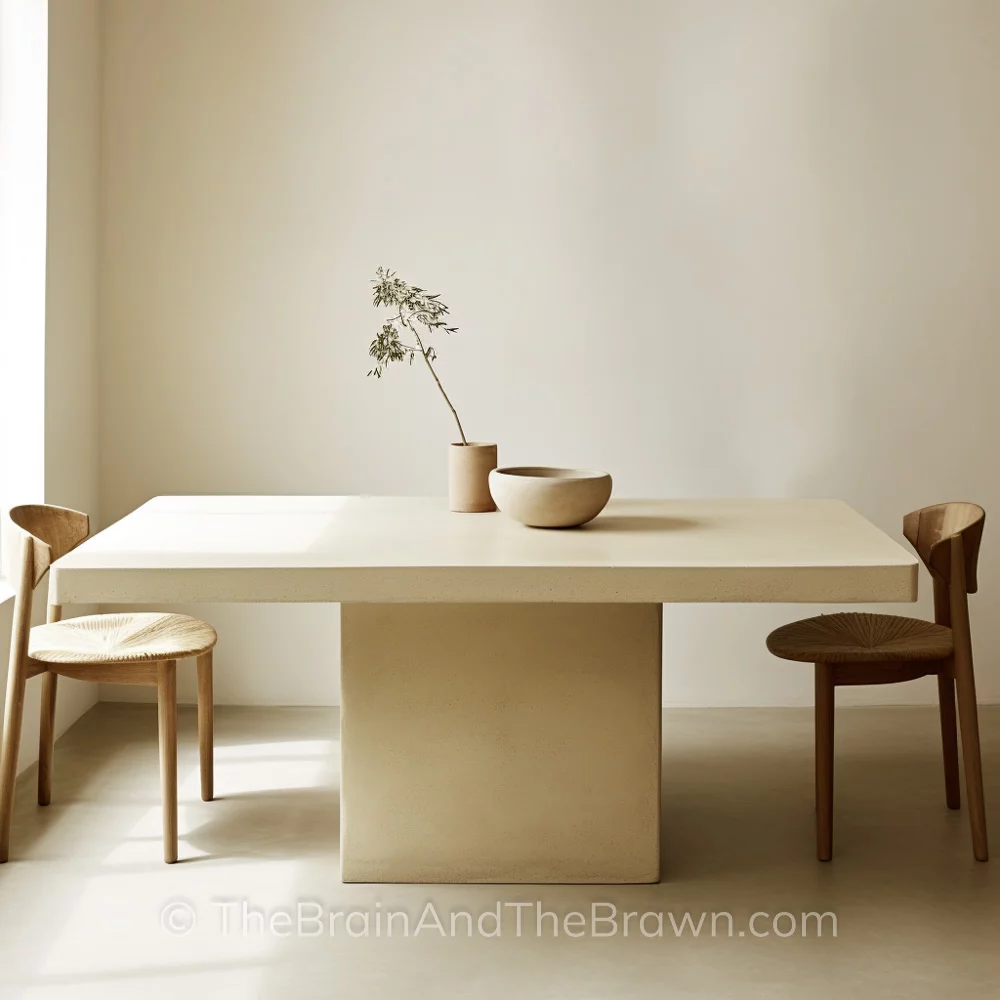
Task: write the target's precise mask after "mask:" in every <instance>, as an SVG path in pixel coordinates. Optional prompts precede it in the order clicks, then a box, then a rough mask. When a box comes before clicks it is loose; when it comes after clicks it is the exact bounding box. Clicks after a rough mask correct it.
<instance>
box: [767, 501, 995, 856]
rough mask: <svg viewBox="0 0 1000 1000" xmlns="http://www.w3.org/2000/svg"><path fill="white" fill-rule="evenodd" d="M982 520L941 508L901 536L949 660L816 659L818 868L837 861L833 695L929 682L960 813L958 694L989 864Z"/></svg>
mask: <svg viewBox="0 0 1000 1000" xmlns="http://www.w3.org/2000/svg"><path fill="white" fill-rule="evenodd" d="M985 520H986V513H985V511H984V510H983V509H982V507H979V506H978V505H976V504H970V503H944V504H936V505H934V506H932V507H924V508H922V509H920V510H916V511H913V512H911V513H909V514H907V515H906V516H905V517H904V518H903V535H904V536H905V538H906V540H907V541H908V542H909V543H910V544H911V545H912V546H913V548H914V549H915V550H916V552H917V555H918V556H920V559H921V561H922V562H923V564H924V565H925V566H926V567H927V570H928V572H929V573H930V575H931V579H932V581H933V584H934V621H935V624H937V625H941V626H944V627H945V628H947V629H950V631H951V637H952V652H951V655H950V656H948V657H946V658H944V659H921V658H919V656H918V655H916V654H915V655H914V656H913V657H912V658H907V657H906V656H905V655H903V656H899V657H892V656H889V655H887V656H885V657H884V659H880V660H878V661H875V662H873V661H871V660H866V661H864V662H839V661H838V662H832V661H833V657H832V656H831V659H830V660H828V661H823V660H822V659H821V658H820V657H818V656H817V657H816V659H815V675H816V681H815V682H816V705H815V709H816V854H817V857H818V858H819V860H820V861H829V860H830V859H831V857H832V854H833V757H834V700H835V698H834V692H835V689H836V688H838V687H846V686H851V685H859V684H895V683H899V682H902V681H909V680H913V679H915V678H917V677H925V676H929V675H935V676H936V677H937V686H938V705H939V714H940V722H941V743H942V750H943V755H944V783H945V800H946V802H947V805H948V808H949V809H959V808H961V791H960V781H959V764H958V740H959V727H958V725H957V724H956V716H955V700H956V694H957V698H958V720H959V721H960V723H961V745H962V758H963V763H964V766H965V787H966V794H967V796H968V799H969V822H970V826H971V830H972V849H973V854H974V855H975V857H976V860H977V861H987V860H988V859H989V846H988V842H987V833H986V810H985V803H984V796H983V765H982V755H981V752H980V745H979V712H978V708H977V703H976V679H975V673H974V670H973V660H972V632H971V627H970V622H969V598H968V595H969V594H974V593H975V592H976V591H977V590H978V578H977V565H978V560H979V546H980V543H981V541H982V536H983V526H984V523H985ZM778 631H781V630H780V629H779V630H778ZM779 655H782V654H779ZM789 658H793V659H806V658H807V657H805V656H804V655H799V656H790V657H789Z"/></svg>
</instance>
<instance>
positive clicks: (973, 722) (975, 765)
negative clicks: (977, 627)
mask: <svg viewBox="0 0 1000 1000" xmlns="http://www.w3.org/2000/svg"><path fill="white" fill-rule="evenodd" d="M953 664H954V674H955V688H956V690H957V693H958V717H959V721H960V722H961V731H962V762H963V763H964V764H965V796H966V798H967V799H968V802H969V822H970V824H971V826H972V853H973V854H974V855H975V858H976V860H977V861H988V860H989V857H990V852H989V846H988V843H987V837H986V804H985V798H984V795H983V760H982V756H981V754H980V750H979V710H978V708H977V707H976V681H975V677H974V675H973V671H972V657H971V655H969V654H968V653H967V652H965V651H964V650H963V649H962V648H961V647H960V646H956V649H955V657H954V660H953Z"/></svg>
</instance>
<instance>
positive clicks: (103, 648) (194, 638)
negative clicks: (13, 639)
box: [28, 612, 218, 664]
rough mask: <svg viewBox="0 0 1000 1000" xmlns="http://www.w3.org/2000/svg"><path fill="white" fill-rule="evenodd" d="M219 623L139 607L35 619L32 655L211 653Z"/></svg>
mask: <svg viewBox="0 0 1000 1000" xmlns="http://www.w3.org/2000/svg"><path fill="white" fill-rule="evenodd" d="M217 639H218V636H217V635H216V633H215V629H214V628H212V626H211V625H209V624H208V623H206V622H202V621H198V619H197V618H189V617H188V616H187V615H171V614H160V613H157V612H136V613H132V614H112V615H84V616H83V617H81V618H67V619H66V620H65V621H61V622H52V623H50V624H48V625H36V626H35V627H34V628H33V629H32V630H31V635H30V638H29V641H28V656H29V657H30V658H31V659H32V660H37V661H39V662H41V663H73V664H98V663H147V662H150V661H152V660H181V659H185V658H186V657H189V656H200V655H201V654H202V653H207V652H208V651H209V650H210V649H211V648H212V647H213V646H214V645H215V643H216V640H217Z"/></svg>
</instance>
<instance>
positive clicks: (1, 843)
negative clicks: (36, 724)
mask: <svg viewBox="0 0 1000 1000" xmlns="http://www.w3.org/2000/svg"><path fill="white" fill-rule="evenodd" d="M24 685H25V675H24V665H23V663H22V664H20V665H19V667H18V668H16V669H12V670H11V671H10V674H9V676H8V682H7V699H6V702H5V704H4V713H3V744H2V747H0V864H3V862H5V861H6V860H7V859H8V858H9V857H10V826H11V821H12V820H13V818H14V783H15V781H16V780H17V752H18V749H19V747H20V745H21V718H22V716H23V715H24Z"/></svg>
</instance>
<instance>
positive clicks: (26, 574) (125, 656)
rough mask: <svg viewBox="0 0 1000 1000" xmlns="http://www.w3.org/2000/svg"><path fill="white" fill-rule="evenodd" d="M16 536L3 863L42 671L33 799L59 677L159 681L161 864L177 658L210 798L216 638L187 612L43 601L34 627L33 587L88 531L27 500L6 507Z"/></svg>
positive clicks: (73, 515) (78, 518)
mask: <svg viewBox="0 0 1000 1000" xmlns="http://www.w3.org/2000/svg"><path fill="white" fill-rule="evenodd" d="M10 519H11V521H12V522H13V524H14V525H15V527H16V529H17V531H16V535H17V537H18V538H19V540H20V542H21V562H20V576H19V586H18V590H17V596H16V598H15V601H14V626H13V630H12V635H11V643H10V668H9V671H8V674H7V702H6V706H5V709H4V720H3V745H2V749H0V863H2V862H5V861H6V860H7V859H8V857H9V854H10V828H11V818H12V814H13V809H14V782H15V778H16V776H17V753H18V746H19V744H20V741H21V716H22V714H23V710H24V689H25V682H26V681H27V680H28V679H29V678H31V677H35V676H37V675H39V674H40V675H41V677H42V710H41V733H40V738H39V747H38V804H39V805H41V806H47V805H48V804H49V801H50V799H51V795H52V754H53V743H54V735H55V734H54V728H55V710H56V682H57V680H58V678H59V676H60V675H62V676H64V677H74V678H76V679H78V680H85V681H95V682H98V683H101V682H103V683H109V684H149V685H153V686H155V687H156V697H157V705H158V715H159V731H160V786H161V793H162V796H163V860H164V861H166V862H167V864H171V863H173V862H174V861H176V860H177V686H176V685H177V677H176V674H177V660H179V659H181V658H184V657H189V656H190V657H197V660H198V743H199V749H200V753H201V797H202V798H203V799H204V800H205V801H206V802H208V801H210V800H211V799H212V797H213V787H212V786H213V768H212V744H213V718H212V711H213V708H212V649H213V648H214V646H215V643H216V639H217V636H216V634H215V629H214V628H212V626H211V625H207V624H206V623H205V622H200V621H197V620H196V619H194V618H188V617H187V616H186V615H171V614H157V613H149V612H146V613H135V614H113V615H86V616H84V617H82V618H70V619H67V620H66V621H60V620H59V619H60V617H61V615H60V608H59V606H58V605H55V604H50V605H49V608H48V624H46V625H38V626H36V627H35V628H32V627H31V605H32V598H33V595H34V589H35V587H36V586H37V585H38V583H39V582H40V581H41V579H42V577H44V576H45V574H46V573H47V572H48V569H49V566H50V564H51V563H53V562H54V561H55V560H56V559H58V558H60V556H63V555H65V554H66V553H67V552H69V551H70V550H71V549H74V548H76V546H77V545H79V544H80V542H82V541H83V540H84V539H85V538H86V537H87V535H88V534H89V532H90V521H89V518H88V517H87V515H86V514H81V513H79V512H78V511H75V510H67V509H66V508H63V507H50V506H42V505H29V506H23V507H15V508H14V509H13V510H11V511H10Z"/></svg>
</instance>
